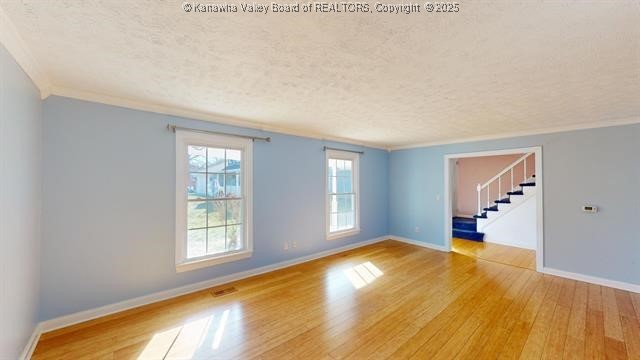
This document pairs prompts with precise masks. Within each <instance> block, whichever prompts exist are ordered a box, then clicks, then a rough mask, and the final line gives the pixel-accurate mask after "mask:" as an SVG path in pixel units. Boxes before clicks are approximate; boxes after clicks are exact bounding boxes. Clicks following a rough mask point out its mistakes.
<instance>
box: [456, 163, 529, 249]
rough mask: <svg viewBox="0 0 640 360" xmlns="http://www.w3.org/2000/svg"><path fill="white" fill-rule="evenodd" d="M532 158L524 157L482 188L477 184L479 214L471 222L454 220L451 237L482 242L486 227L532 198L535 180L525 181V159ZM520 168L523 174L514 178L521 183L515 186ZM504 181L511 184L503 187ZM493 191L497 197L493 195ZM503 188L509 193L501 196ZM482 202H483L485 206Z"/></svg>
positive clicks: (468, 219) (461, 219)
mask: <svg viewBox="0 0 640 360" xmlns="http://www.w3.org/2000/svg"><path fill="white" fill-rule="evenodd" d="M531 155H533V153H528V154H525V155H523V156H522V157H520V158H519V159H518V160H516V161H515V162H513V163H512V164H511V165H509V166H507V167H506V168H505V169H503V170H502V171H500V172H499V173H498V174H497V175H495V176H494V177H493V178H491V179H490V180H489V181H487V182H486V183H484V184H483V185H481V184H478V186H477V188H476V190H477V192H478V212H477V214H476V215H474V216H473V218H464V217H454V218H453V221H452V225H453V226H452V228H453V231H452V236H453V237H456V238H460V239H467V240H473V241H484V238H485V233H484V232H482V231H483V229H484V228H485V227H486V226H487V225H489V224H490V223H492V222H494V221H495V220H496V219H497V218H499V217H501V216H502V215H503V214H505V213H507V212H508V211H510V210H512V209H513V208H514V207H516V206H518V204H520V203H523V202H524V201H525V199H528V198H529V197H530V196H531V195H532V194H533V195H535V186H536V182H535V178H536V176H535V175H531V176H530V177H527V158H529V157H530V156H531ZM520 164H522V169H523V170H522V173H519V174H518V175H517V178H519V179H520V180H522V179H524V181H522V182H520V183H519V184H517V185H516V184H514V178H516V176H514V168H516V166H519V165H520ZM518 170H520V169H518ZM505 179H510V182H508V184H506V185H503V183H504V182H505V181H506V180H505ZM496 185H497V186H496ZM514 185H515V186H514ZM496 187H497V193H496V191H495V188H496ZM503 187H507V188H508V189H509V191H507V192H505V193H503V192H502V189H503ZM492 188H493V189H494V190H493V191H494V197H492V195H491V193H492ZM483 199H486V202H485V203H484V204H483V201H482V200H483ZM483 205H484V207H483ZM478 230H480V231H478Z"/></svg>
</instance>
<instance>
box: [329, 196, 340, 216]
mask: <svg viewBox="0 0 640 360" xmlns="http://www.w3.org/2000/svg"><path fill="white" fill-rule="evenodd" d="M338 196H339V195H329V213H337V212H338Z"/></svg>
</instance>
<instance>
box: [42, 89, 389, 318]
mask: <svg viewBox="0 0 640 360" xmlns="http://www.w3.org/2000/svg"><path fill="white" fill-rule="evenodd" d="M44 114H45V116H44V120H45V121H44V123H45V124H44V171H45V181H44V210H43V214H44V223H43V226H44V238H43V258H42V283H43V286H42V305H41V319H42V320H46V319H51V318H54V317H58V316H61V315H65V314H69V313H74V312H77V311H81V310H86V309H90V308H95V307H98V306H102V305H106V304H111V303H114V302H118V301H122V300H126V299H130V298H133V297H137V296H141V295H146V294H149V293H152V292H156V291H160V290H165V289H169V288H174V287H177V286H180V285H185V284H189V283H194V282H198V281H203V280H207V279H211V278H214V277H217V276H221V275H225V274H230V273H234V272H238V271H243V270H247V269H251V268H256V267H260V266H264V265H269V264H273V263H276V262H279V261H284V260H287V259H292V258H296V257H300V256H304V255H308V254H312V253H315V252H319V251H323V250H327V249H330V248H334V247H339V246H343V245H347V244H352V243H356V242H359V241H363V240H368V239H372V238H376V237H379V236H383V235H386V234H387V233H388V231H387V230H388V228H387V221H388V215H387V210H388V194H387V191H388V174H389V172H388V168H387V166H388V153H387V152H386V151H383V150H374V149H368V148H367V149H365V154H364V156H362V158H361V165H360V171H361V189H360V190H361V194H362V196H361V210H362V213H361V224H362V226H361V227H362V231H361V232H360V234H358V235H357V236H354V237H351V238H346V239H339V240H332V241H327V240H325V232H324V208H325V206H324V152H323V151H322V146H323V145H325V144H327V145H339V146H341V147H344V148H353V149H356V148H358V149H359V147H356V146H353V145H345V144H329V143H326V142H323V141H320V140H315V139H309V138H302V137H295V136H287V135H282V134H274V133H263V132H260V131H256V130H249V129H241V128H233V127H230V126H223V125H217V124H212V123H208V122H202V121H196V120H187V119H182V118H176V117H171V116H166V115H160V114H154V113H149V112H143V111H136V110H130V109H124V108H119V107H114V106H107V105H100V104H96V103H90V102H84V101H79V100H72V99H68V98H62V97H55V96H53V97H49V98H48V99H47V100H45V102H44ZM167 123H173V124H177V125H181V126H188V127H196V128H202V129H211V130H223V131H233V132H236V133H243V134H254V135H260V136H266V135H268V136H271V137H272V138H273V141H272V142H271V143H264V142H255V143H254V173H253V181H254V184H253V186H254V188H253V196H254V198H253V203H254V213H253V214H254V254H253V257H252V258H250V259H248V260H241V261H238V262H233V263H228V264H223V265H219V266H215V267H210V268H206V269H201V270H195V271H190V272H186V273H179V274H178V273H176V271H175V267H174V246H175V245H174V214H175V210H174V202H175V199H174V198H175V150H174V149H175V143H174V135H173V134H172V133H170V132H168V131H167V129H166V128H165V127H166V125H167ZM293 240H295V241H297V243H298V244H297V245H298V246H297V248H296V249H290V250H289V251H287V252H285V251H284V250H283V249H282V248H283V243H284V242H285V241H293Z"/></svg>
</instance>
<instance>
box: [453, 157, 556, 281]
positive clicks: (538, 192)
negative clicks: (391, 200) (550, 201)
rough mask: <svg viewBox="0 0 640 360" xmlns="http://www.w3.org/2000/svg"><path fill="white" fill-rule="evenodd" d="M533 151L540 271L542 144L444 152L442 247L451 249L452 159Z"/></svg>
mask: <svg viewBox="0 0 640 360" xmlns="http://www.w3.org/2000/svg"><path fill="white" fill-rule="evenodd" d="M530 152H532V153H535V155H536V163H535V168H536V172H535V175H536V213H537V216H536V217H537V219H536V232H537V234H536V238H537V241H536V270H537V271H538V272H542V270H543V268H544V207H543V198H544V195H543V192H544V186H543V181H544V176H543V174H542V146H534V147H526V148H512V149H501V150H489V151H477V152H470V153H458V154H445V155H444V215H445V216H444V247H445V249H446V250H447V251H451V231H452V228H453V224H452V220H451V219H452V216H453V204H452V201H453V196H452V193H453V186H452V185H453V181H454V180H455V179H454V178H453V176H452V174H453V171H452V170H451V168H452V166H453V165H454V161H455V160H456V159H460V158H470V157H482V156H494V155H510V154H521V153H530Z"/></svg>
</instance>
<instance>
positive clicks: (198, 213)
mask: <svg viewBox="0 0 640 360" xmlns="http://www.w3.org/2000/svg"><path fill="white" fill-rule="evenodd" d="M204 227H207V203H206V202H204V201H190V202H188V203H187V228H188V229H196V228H204Z"/></svg>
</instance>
